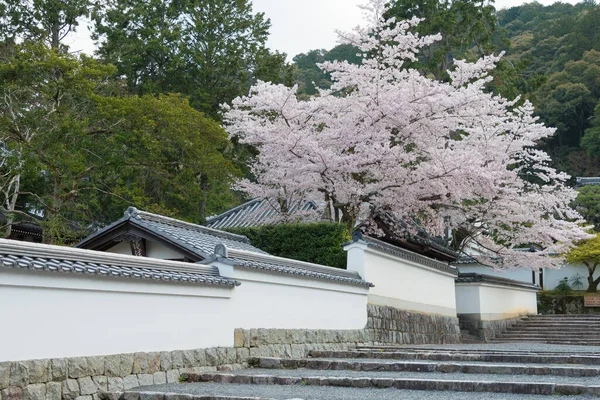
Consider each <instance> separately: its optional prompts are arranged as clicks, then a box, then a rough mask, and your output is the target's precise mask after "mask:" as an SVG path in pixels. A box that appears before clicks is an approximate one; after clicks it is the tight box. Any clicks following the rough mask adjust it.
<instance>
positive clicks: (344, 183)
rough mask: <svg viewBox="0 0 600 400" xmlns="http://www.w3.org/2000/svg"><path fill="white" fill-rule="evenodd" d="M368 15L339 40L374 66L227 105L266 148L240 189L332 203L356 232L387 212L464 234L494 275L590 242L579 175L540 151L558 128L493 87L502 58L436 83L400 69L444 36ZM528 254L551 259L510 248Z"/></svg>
mask: <svg viewBox="0 0 600 400" xmlns="http://www.w3.org/2000/svg"><path fill="white" fill-rule="evenodd" d="M365 10H366V11H367V12H369V13H370V14H369V19H368V20H369V21H370V22H371V26H369V27H368V28H356V30H355V31H354V32H353V33H350V34H342V35H341V38H342V40H343V41H345V42H348V43H351V44H353V45H355V46H357V47H358V48H359V49H360V50H361V51H362V52H363V53H364V54H365V56H366V58H365V59H364V61H363V63H362V64H361V65H352V64H349V63H347V62H331V63H325V64H322V65H320V67H321V68H322V69H323V70H324V71H327V72H329V73H330V74H331V77H332V80H333V85H332V87H331V89H330V90H322V91H320V93H319V95H317V96H314V97H312V98H310V99H309V100H299V99H298V97H297V95H296V94H297V87H293V88H288V87H285V86H283V85H274V84H271V83H266V82H258V83H257V84H256V85H255V86H254V87H252V89H251V91H250V93H249V95H248V96H245V97H241V98H237V99H235V100H234V101H233V103H232V105H231V106H226V107H225V123H226V128H227V129H228V132H229V134H230V135H231V136H237V137H238V138H239V139H240V141H241V142H242V143H247V144H250V145H253V146H255V147H256V148H257V149H258V150H259V151H260V154H259V155H258V158H257V161H256V164H255V165H254V166H253V172H254V174H255V176H256V178H257V179H256V182H249V181H242V182H240V183H239V187H240V188H242V189H243V190H245V191H246V192H248V193H249V194H250V195H252V196H254V197H271V198H276V199H278V201H279V202H280V204H284V203H285V202H289V203H291V202H292V201H295V200H298V199H309V200H317V201H321V202H325V204H327V209H329V210H331V213H330V214H331V219H332V220H337V221H339V220H342V221H345V222H347V223H349V224H358V223H363V222H364V221H369V220H370V219H371V218H372V217H373V216H374V215H378V214H381V213H386V214H388V215H395V216H397V217H398V218H402V217H405V216H407V215H410V216H416V217H417V218H418V220H419V223H420V224H422V226H423V227H424V228H425V229H426V230H427V231H428V232H429V233H430V234H432V235H442V234H443V233H444V232H445V230H447V229H448V228H450V229H455V230H457V229H461V230H462V231H464V232H468V235H467V239H465V240H464V241H463V243H461V245H462V246H463V247H465V246H469V248H470V249H471V250H472V251H471V253H472V254H473V256H474V257H476V258H478V259H479V260H480V261H481V262H485V263H490V262H491V263H492V264H494V265H495V266H497V267H506V268H510V267H517V266H519V267H529V268H534V269H535V268H540V267H542V266H546V267H556V266H559V265H560V263H561V262H562V259H561V257H556V256H552V255H553V254H556V253H560V254H562V253H564V252H565V251H567V250H568V249H569V248H570V247H572V246H573V244H574V243H575V242H576V241H579V240H581V239H584V238H587V237H589V235H588V234H587V233H586V232H585V229H583V228H582V227H581V226H582V223H583V222H584V221H583V220H582V219H581V216H580V215H579V214H578V213H577V212H576V211H574V210H573V209H572V208H571V207H570V203H571V202H572V201H573V199H574V198H575V196H576V193H575V191H574V190H572V189H570V188H568V187H567V186H566V185H565V182H566V180H567V179H568V178H569V177H568V176H567V175H565V174H564V173H561V172H558V171H556V170H555V169H553V168H552V167H550V158H549V157H548V155H547V154H546V153H544V152H543V151H540V150H537V149H535V148H534V146H535V144H536V142H537V141H538V140H540V139H542V138H545V137H548V136H551V135H553V133H554V130H553V129H551V128H547V127H545V126H544V125H542V124H540V123H539V122H538V121H537V118H536V117H535V116H534V114H533V111H534V110H533V107H532V105H531V103H529V102H525V103H524V104H523V105H518V104H519V103H518V101H517V100H509V99H506V98H503V97H500V96H496V95H493V94H491V93H489V92H487V91H486V90H485V85H486V83H487V82H488V81H489V80H490V79H491V78H490V76H489V72H490V71H491V70H492V69H493V68H494V66H495V64H496V62H498V60H499V59H500V57H501V55H500V56H493V55H491V56H487V57H483V58H482V59H480V60H479V61H477V62H475V63H469V62H466V61H456V62H455V65H454V68H453V70H452V71H449V74H450V77H451V81H450V82H440V81H436V80H433V79H431V78H429V77H426V76H423V74H421V73H420V72H419V71H416V70H413V69H408V68H405V67H404V63H405V61H406V60H414V59H415V57H416V56H417V55H418V53H419V51H420V49H421V48H423V47H425V46H428V45H430V44H431V43H434V42H435V41H436V40H439V39H440V37H439V35H436V36H419V35H418V34H416V33H414V29H413V28H414V27H415V26H416V25H417V24H418V23H419V19H416V18H414V19H412V20H408V21H399V22H398V21H395V20H388V21H385V20H384V19H383V17H382V16H383V13H384V11H385V2H384V1H382V0H371V1H370V3H369V4H368V5H367V6H366V7H365ZM289 203H288V204H289ZM529 244H537V245H539V246H541V247H542V248H543V249H544V250H542V251H539V252H536V253H531V252H522V251H515V250H514V249H515V248H518V247H520V246H523V245H529ZM490 260H492V261H490Z"/></svg>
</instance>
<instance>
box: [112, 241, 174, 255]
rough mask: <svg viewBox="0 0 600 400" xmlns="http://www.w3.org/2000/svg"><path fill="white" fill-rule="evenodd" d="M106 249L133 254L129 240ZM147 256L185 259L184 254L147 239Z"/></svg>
mask: <svg viewBox="0 0 600 400" xmlns="http://www.w3.org/2000/svg"><path fill="white" fill-rule="evenodd" d="M106 251H107V252H109V253H119V254H128V255H131V245H130V244H129V242H121V243H118V244H116V245H114V246H113V247H111V248H110V249H108V250H106ZM146 256H147V257H151V258H160V259H161V260H179V259H183V257H184V256H183V254H181V253H178V252H176V251H174V250H172V249H169V248H168V247H165V246H163V245H161V244H158V243H155V242H152V241H150V240H147V241H146Z"/></svg>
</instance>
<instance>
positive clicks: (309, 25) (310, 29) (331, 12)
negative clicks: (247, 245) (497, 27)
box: [66, 0, 578, 60]
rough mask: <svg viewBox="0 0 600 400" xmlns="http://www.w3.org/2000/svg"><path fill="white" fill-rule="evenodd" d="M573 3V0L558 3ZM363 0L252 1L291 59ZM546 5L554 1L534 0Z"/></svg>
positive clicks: (77, 46) (347, 23)
mask: <svg viewBox="0 0 600 400" xmlns="http://www.w3.org/2000/svg"><path fill="white" fill-rule="evenodd" d="M561 1H563V2H566V3H571V4H574V3H577V2H578V1H577V0H561ZM365 2H366V0H252V3H253V9H254V11H255V12H264V13H265V16H266V17H267V18H269V19H270V20H271V34H270V36H269V40H268V42H267V46H268V47H270V48H271V49H273V50H278V51H280V52H283V53H286V54H287V55H288V59H289V60H291V59H292V58H293V57H294V56H295V55H296V54H299V53H306V52H307V51H309V50H313V49H330V48H332V47H334V46H335V45H336V44H337V34H336V33H335V31H336V30H340V31H350V30H352V28H354V27H355V26H357V25H361V24H362V23H363V21H362V11H361V10H360V9H359V8H358V7H357V6H358V5H359V4H364V3H365ZM538 2H539V3H541V4H544V5H548V4H552V3H554V2H555V0H538ZM523 3H525V1H523V0H496V2H495V6H496V8H497V9H502V8H509V7H513V6H517V5H520V4H523ZM66 44H68V45H70V46H71V49H72V50H73V51H78V50H81V51H85V52H87V53H90V52H93V49H94V45H93V43H92V41H91V39H90V38H89V33H88V32H87V30H86V29H85V27H81V28H80V29H79V31H78V32H76V33H75V34H74V35H71V37H69V38H68V40H67V41H66Z"/></svg>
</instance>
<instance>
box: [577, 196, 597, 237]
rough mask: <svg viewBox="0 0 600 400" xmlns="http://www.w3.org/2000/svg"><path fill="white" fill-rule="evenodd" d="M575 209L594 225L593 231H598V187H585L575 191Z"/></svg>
mask: <svg viewBox="0 0 600 400" xmlns="http://www.w3.org/2000/svg"><path fill="white" fill-rule="evenodd" d="M577 192H578V194H577V198H576V199H575V208H576V209H577V211H579V213H580V214H581V215H582V216H583V217H584V218H585V220H586V221H587V222H588V223H590V224H594V229H595V230H596V231H597V232H598V231H600V185H587V186H583V187H581V188H579V189H577Z"/></svg>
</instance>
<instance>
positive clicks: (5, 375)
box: [0, 362, 10, 390]
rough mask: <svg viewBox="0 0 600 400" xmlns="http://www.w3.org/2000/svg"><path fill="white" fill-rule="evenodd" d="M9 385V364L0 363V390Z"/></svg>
mask: <svg viewBox="0 0 600 400" xmlns="http://www.w3.org/2000/svg"><path fill="white" fill-rule="evenodd" d="M9 385H10V362H0V390H2V389H6V388H7V387H8V386H9Z"/></svg>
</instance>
